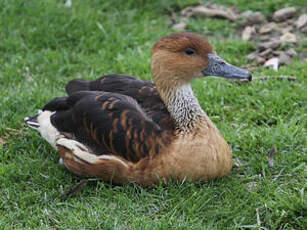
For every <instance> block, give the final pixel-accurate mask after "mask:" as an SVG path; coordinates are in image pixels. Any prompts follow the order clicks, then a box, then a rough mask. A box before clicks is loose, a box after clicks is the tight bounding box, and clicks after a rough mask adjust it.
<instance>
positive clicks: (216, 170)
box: [25, 33, 252, 186]
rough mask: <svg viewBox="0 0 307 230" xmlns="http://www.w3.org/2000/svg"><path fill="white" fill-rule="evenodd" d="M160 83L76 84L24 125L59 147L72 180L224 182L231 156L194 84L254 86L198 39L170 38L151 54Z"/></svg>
mask: <svg viewBox="0 0 307 230" xmlns="http://www.w3.org/2000/svg"><path fill="white" fill-rule="evenodd" d="M151 71H152V77H153V82H154V83H152V82H151V81H145V80H140V79H137V78H134V77H131V76H128V75H119V74H112V75H106V76H104V77H101V78H99V79H98V80H95V81H87V80H83V79H75V80H72V81H70V82H69V83H68V84H67V86H66V92H67V94H68V96H65V97H60V98H56V99H54V100H52V101H51V102H49V103H48V104H46V105H45V107H44V108H43V110H42V111H40V112H39V113H38V114H37V115H36V116H34V117H32V118H25V122H26V123H27V125H28V126H30V127H31V128H34V129H37V130H38V131H39V132H40V134H41V135H42V136H43V138H44V139H46V140H47V141H48V142H49V143H50V144H51V145H52V146H53V147H55V148H56V149H57V150H58V152H59V154H60V156H61V159H62V161H63V163H64V165H65V166H66V167H67V168H68V169H69V170H70V171H71V172H73V173H75V174H78V175H81V176H86V177H99V178H101V179H102V180H104V181H112V182H114V183H117V184H122V183H127V182H136V183H138V184H141V185H143V186H150V185H153V184H156V183H157V182H158V181H159V180H160V179H162V180H165V181H169V180H178V181H184V180H200V181H204V180H207V179H209V178H219V177H222V176H224V175H226V174H227V173H228V172H229V171H230V170H231V168H232V154H231V150H230V148H229V146H228V144H227V143H226V141H225V140H224V138H223V136H222V135H221V134H220V132H219V131H218V129H217V128H216V127H215V125H214V124H213V123H212V121H211V120H210V119H209V118H208V116H207V114H206V113H205V112H204V111H203V110H202V108H201V107H200V105H199V103H198V101H197V99H196V98H195V96H194V95H193V91H192V89H191V86H190V82H191V81H192V80H193V79H195V78H203V77H206V76H218V77H224V78H238V79H249V80H251V78H252V76H251V74H250V73H249V72H248V71H246V70H243V69H240V68H238V67H235V66H233V65H231V64H229V63H227V62H226V61H224V60H223V59H222V58H221V57H219V56H218V55H217V54H216V53H215V51H214V50H213V48H212V46H211V45H210V44H209V42H208V41H207V40H205V39H203V38H201V37H199V36H197V35H195V34H191V33H180V34H170V35H168V36H166V37H163V38H161V39H160V40H159V41H158V42H157V43H156V44H155V45H154V46H153V49H152V61H151Z"/></svg>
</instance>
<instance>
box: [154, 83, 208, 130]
mask: <svg viewBox="0 0 307 230" xmlns="http://www.w3.org/2000/svg"><path fill="white" fill-rule="evenodd" d="M160 94H161V97H162V98H163V100H164V103H165V104H166V106H167V109H168V111H169V113H170V115H171V116H172V118H173V119H174V121H175V123H176V128H177V130H178V131H179V132H184V133H187V132H191V131H192V130H193V129H194V128H195V125H196V123H197V122H199V121H200V120H201V118H202V117H204V116H206V114H205V112H204V111H203V110H202V109H201V107H200V105H199V103H198V100H197V98H196V97H195V96H194V94H193V91H192V88H191V85H190V84H185V85H182V86H180V87H177V88H176V87H175V88H169V89H168V90H167V91H162V92H160Z"/></svg>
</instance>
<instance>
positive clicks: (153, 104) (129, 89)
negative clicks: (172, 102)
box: [65, 74, 175, 130]
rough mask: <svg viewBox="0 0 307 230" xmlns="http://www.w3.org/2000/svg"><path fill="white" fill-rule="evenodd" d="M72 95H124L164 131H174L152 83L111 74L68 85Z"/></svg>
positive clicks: (69, 93) (71, 82)
mask: <svg viewBox="0 0 307 230" xmlns="http://www.w3.org/2000/svg"><path fill="white" fill-rule="evenodd" d="M65 88H66V92H67V93H68V95H71V94H73V93H75V92H78V91H85V90H87V91H104V92H114V93H118V94H123V95H127V96H130V97H132V98H134V99H135V100H136V101H137V103H138V104H139V105H140V106H141V107H142V108H143V110H144V112H145V113H146V115H147V116H149V117H151V119H152V120H153V121H154V122H156V123H157V124H159V125H160V126H161V127H163V128H164V129H168V130H174V127H175V126H174V122H173V120H172V119H171V117H170V114H169V112H168V110H167V108H166V106H165V105H164V103H163V101H162V100H161V98H160V96H159V93H158V91H157V89H156V87H155V85H154V84H153V83H152V82H151V81H146V80H141V79H138V78H135V77H132V76H129V75H123V74H111V75H105V76H103V77H101V78H99V79H97V80H94V81H88V80H85V79H74V80H72V81H70V82H69V83H68V84H67V85H66V87H65Z"/></svg>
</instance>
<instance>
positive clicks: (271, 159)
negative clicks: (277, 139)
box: [268, 146, 277, 168]
mask: <svg viewBox="0 0 307 230" xmlns="http://www.w3.org/2000/svg"><path fill="white" fill-rule="evenodd" d="M276 153H277V148H276V147H275V146H272V148H271V150H270V152H269V163H268V165H269V167H270V168H271V167H273V165H274V155H275V154H276Z"/></svg>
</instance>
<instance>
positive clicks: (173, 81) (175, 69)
mask: <svg viewBox="0 0 307 230" xmlns="http://www.w3.org/2000/svg"><path fill="white" fill-rule="evenodd" d="M151 70H152V74H153V79H154V81H155V83H156V84H159V85H164V84H167V85H169V86H174V87H176V86H180V85H183V84H187V83H189V82H190V81H191V80H193V79H194V78H197V77H204V76H218V77H225V78H246V79H251V74H250V73H249V72H248V71H246V70H243V69H240V68H238V67H235V66H233V65H230V64H229V63H227V62H226V61H224V60H223V59H222V58H220V57H219V56H218V55H216V53H215V51H214V49H213V48H212V46H211V45H210V43H209V42H208V41H207V40H206V39H203V38H201V37H200V36H198V35H195V34H192V33H178V34H170V35H168V36H166V37H163V38H161V39H160V40H159V41H158V42H157V43H156V44H155V45H154V46H153V49H152V62H151Z"/></svg>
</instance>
